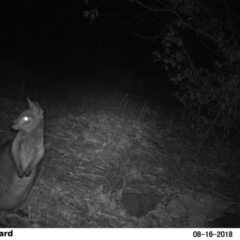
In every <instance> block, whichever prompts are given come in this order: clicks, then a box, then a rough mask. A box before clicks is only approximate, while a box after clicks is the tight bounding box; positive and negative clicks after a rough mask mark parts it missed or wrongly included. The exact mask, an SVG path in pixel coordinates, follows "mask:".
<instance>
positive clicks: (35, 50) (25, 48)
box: [0, 0, 154, 68]
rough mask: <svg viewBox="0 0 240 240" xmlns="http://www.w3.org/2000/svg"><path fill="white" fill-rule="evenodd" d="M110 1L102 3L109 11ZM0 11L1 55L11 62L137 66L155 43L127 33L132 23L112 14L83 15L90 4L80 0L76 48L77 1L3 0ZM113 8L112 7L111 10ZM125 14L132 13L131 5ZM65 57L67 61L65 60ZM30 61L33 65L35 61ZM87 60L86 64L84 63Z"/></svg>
mask: <svg viewBox="0 0 240 240" xmlns="http://www.w3.org/2000/svg"><path fill="white" fill-rule="evenodd" d="M112 7H113V6H112V5H107V4H105V6H104V7H103V9H104V11H105V12H111V11H112V10H113V9H112ZM1 9H2V14H1V23H0V24H1V38H0V39H1V54H2V55H4V56H5V57H8V58H10V59H11V60H12V61H15V62H20V63H25V65H29V64H31V63H32V64H35V65H36V64H43V65H48V67H49V68H51V66H55V67H56V66H59V65H60V66H61V67H62V65H65V63H66V61H67V60H68V59H71V61H70V62H72V61H74V59H76V58H78V63H82V65H84V64H87V65H91V62H94V63H96V62H101V63H102V62H110V63H113V62H115V63H121V64H124V65H130V66H131V67H138V66H141V64H145V63H146V61H148V62H149V61H150V60H147V57H148V56H149V55H150V54H151V52H152V51H153V50H154V47H153V44H151V43H149V42H147V41H146V40H142V39H140V38H138V37H136V36H134V35H133V34H131V33H130V31H129V29H130V28H129V27H130V24H128V23H127V24H126V22H125V23H124V22H123V21H122V20H119V19H117V18H116V17H114V16H113V17H109V16H107V17H106V16H105V17H99V18H98V19H96V21H95V22H94V23H92V24H91V23H90V19H89V18H87V19H85V18H84V17H83V11H85V10H88V9H91V6H89V5H86V4H83V1H80V6H79V25H78V27H77V29H78V30H77V31H78V34H77V40H76V48H74V50H73V48H72V46H71V44H72V37H73V33H74V23H75V17H76V14H77V12H76V11H77V9H78V8H77V5H76V1H73V0H68V1H52V0H51V1H45V0H40V1H29V0H27V1H26V0H25V1H12V0H8V1H5V4H4V5H3V6H2V8H1ZM115 9H116V8H115ZM125 14H128V15H129V14H130V15H131V8H130V12H129V9H127V11H126V12H125ZM66 59H67V60H66ZM33 60H34V63H33ZM88 61H89V62H88Z"/></svg>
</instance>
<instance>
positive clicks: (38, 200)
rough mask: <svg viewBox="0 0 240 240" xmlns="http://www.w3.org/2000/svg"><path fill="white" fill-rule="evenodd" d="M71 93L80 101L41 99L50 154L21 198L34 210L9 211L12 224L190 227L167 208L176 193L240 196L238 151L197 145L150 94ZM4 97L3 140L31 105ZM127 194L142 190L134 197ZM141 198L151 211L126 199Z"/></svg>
mask: <svg viewBox="0 0 240 240" xmlns="http://www.w3.org/2000/svg"><path fill="white" fill-rule="evenodd" d="M70 99H74V105H72V104H71V101H70V102H69V103H65V104H57V103H53V102H44V101H43V102H40V105H41V107H42V108H43V109H44V113H45V125H46V134H45V144H46V154H45V158H44V161H43V162H42V165H41V170H40V173H39V176H38V178H37V181H36V184H35V186H34V188H33V189H32V191H31V194H30V195H29V197H28V198H27V201H26V202H25V203H23V204H22V207H23V208H24V209H25V210H27V212H28V217H27V218H19V217H16V216H6V217H5V218H4V219H3V220H2V221H3V222H5V224H7V226H8V227H188V226H189V223H188V218H186V217H180V216H176V215H175V216H173V215H170V214H169V213H168V211H167V209H166V206H167V204H168V203H169V201H170V199H171V198H172V196H174V195H176V194H182V193H190V194H197V193H199V192H201V193H202V194H211V196H212V197H213V198H215V199H217V200H224V201H237V199H238V200H239V191H238V190H239V165H237V161H236V160H237V159H236V158H237V156H239V153H237V152H235V153H234V154H233V153H232V152H230V151H229V149H227V148H224V147H223V146H220V147H219V146H216V144H211V145H210V144H209V145H208V146H202V148H201V149H198V148H197V142H196V140H195V138H194V136H192V133H191V131H190V130H189V129H188V128H186V127H184V124H183V123H181V122H180V121H179V120H178V116H176V115H174V114H172V115H164V114H163V113H162V112H161V111H160V108H159V107H158V106H157V107H155V108H152V107H151V106H150V105H148V104H147V103H146V102H144V103H143V104H142V105H141V106H139V108H137V107H135V105H134V104H135V103H134V101H133V100H132V99H130V98H129V96H128V95H122V97H121V98H119V97H118V96H117V94H115V93H114V94H113V96H112V97H111V98H109V99H108V98H107V97H105V98H101V99H100V98H98V96H95V98H93V97H88V98H84V99H83V98H80V99H79V98H78V96H77V95H71V97H70ZM33 100H34V99H33ZM0 104H1V109H2V110H1V113H0V117H1V136H2V138H1V142H4V141H5V140H6V139H7V138H11V137H13V136H14V134H13V133H11V132H10V131H9V129H8V128H7V126H9V123H10V121H12V120H13V119H15V118H16V117H17V116H18V114H19V113H20V112H21V111H22V110H24V106H25V105H24V106H22V105H20V106H19V105H18V103H17V102H14V101H10V100H7V99H1V103H0ZM14 106H19V108H16V107H14ZM133 106H134V107H133ZM238 163H239V161H238ZM227 167H228V168H227ZM128 194H129V195H130V194H135V195H134V196H140V197H139V198H138V197H137V198H138V200H134V202H133V203H132V202H131V201H130V200H129V201H128V200H126V199H128V198H127V197H126V196H128ZM148 196H152V197H151V199H150V198H148ZM123 198H124V199H125V200H124V201H123V200H122V199H123ZM152 199H154V201H155V204H154V205H153V207H152V208H151V207H149V208H148V207H147V206H148V204H150V203H149V202H150V200H152ZM138 201H139V204H142V205H141V206H146V211H145V214H144V215H143V214H142V215H143V216H141V217H138V218H137V217H134V216H131V215H130V214H129V209H128V207H129V206H130V208H131V209H132V208H133V207H134V203H135V205H136V204H137V202H138ZM150 205H151V206H152V203H151V204H150ZM136 211H138V210H136ZM147 212H148V213H147Z"/></svg>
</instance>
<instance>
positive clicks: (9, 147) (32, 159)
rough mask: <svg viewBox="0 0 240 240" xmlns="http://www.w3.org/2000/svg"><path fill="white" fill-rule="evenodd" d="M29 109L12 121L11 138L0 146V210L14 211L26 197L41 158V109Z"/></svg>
mask: <svg viewBox="0 0 240 240" xmlns="http://www.w3.org/2000/svg"><path fill="white" fill-rule="evenodd" d="M27 100H28V105H29V108H28V109H27V110H25V111H24V112H23V113H22V114H21V115H20V116H19V117H18V118H17V119H15V120H14V121H13V126H12V127H13V129H14V130H18V133H17V135H16V137H15V138H14V139H12V140H11V141H9V142H6V143H5V144H3V145H1V146H0V210H14V209H15V208H17V207H18V206H19V205H20V204H21V203H22V201H24V200H25V199H26V197H27V196H28V194H29V192H30V190H31V188H32V186H33V184H34V181H35V179H36V177H37V174H38V169H39V162H40V161H41V159H42V158H43V155H44V151H45V148H44V124H43V110H42V109H41V107H40V106H39V104H38V103H37V102H32V101H30V100H29V99H27Z"/></svg>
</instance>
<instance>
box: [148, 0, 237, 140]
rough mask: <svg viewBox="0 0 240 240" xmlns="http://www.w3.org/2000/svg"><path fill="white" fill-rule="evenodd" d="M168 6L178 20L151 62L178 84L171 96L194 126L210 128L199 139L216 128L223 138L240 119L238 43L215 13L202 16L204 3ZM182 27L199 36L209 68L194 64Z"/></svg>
mask: <svg viewBox="0 0 240 240" xmlns="http://www.w3.org/2000/svg"><path fill="white" fill-rule="evenodd" d="M169 3H170V5H171V6H172V9H173V10H172V11H173V13H174V14H175V15H176V16H177V17H178V18H177V20H176V21H174V22H172V23H171V24H169V25H168V26H167V29H166V31H165V33H164V34H163V38H162V46H163V49H164V50H163V53H161V54H160V52H159V51H155V52H154V53H153V57H154V60H155V61H162V62H163V64H164V65H163V66H164V68H165V69H166V70H167V71H168V72H169V75H170V80H171V81H173V82H174V83H175V84H177V85H178V86H179V91H178V92H176V93H175V96H176V97H177V98H178V99H179V100H180V101H181V102H182V103H183V104H184V105H185V106H186V107H187V109H188V110H190V112H191V113H193V115H192V116H194V118H195V119H197V125H193V126H194V127H197V129H199V130H202V129H201V128H200V127H201V126H206V125H207V126H208V130H207V132H206V134H205V136H202V140H204V138H205V137H206V135H207V134H209V133H210V132H216V129H218V128H219V127H220V128H221V129H222V130H223V138H226V137H227V136H228V134H229V132H230V130H231V128H232V127H233V126H234V125H233V123H235V122H236V121H238V120H239V117H240V112H239V110H240V101H239V100H240V99H239V98H240V85H239V77H240V71H239V63H240V48H239V45H238V43H237V42H234V36H232V35H231V34H229V31H227V30H226V28H224V25H225V23H224V22H223V21H221V19H217V17H215V16H214V12H212V11H211V12H206V11H205V12H204V10H205V9H206V5H200V4H198V3H199V2H198V1H193V0H178V1H173V0H171V1H169ZM209 9H210V8H209ZM215 15H216V14H215ZM186 28H188V29H190V30H191V33H190V34H192V35H193V34H194V35H195V36H197V37H199V36H200V37H201V38H198V39H201V43H203V44H205V48H208V49H209V52H210V51H211V52H213V54H212V56H211V60H212V66H211V68H206V67H205V68H204V67H201V66H200V67H199V66H197V64H196V61H194V56H193V54H191V51H190V49H189V48H187V41H186V40H185V38H184V34H185V35H186V36H187V37H189V35H187V34H186V31H185V29H186ZM188 34H189V33H188ZM206 40H207V41H206ZM195 59H196V57H195Z"/></svg>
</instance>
